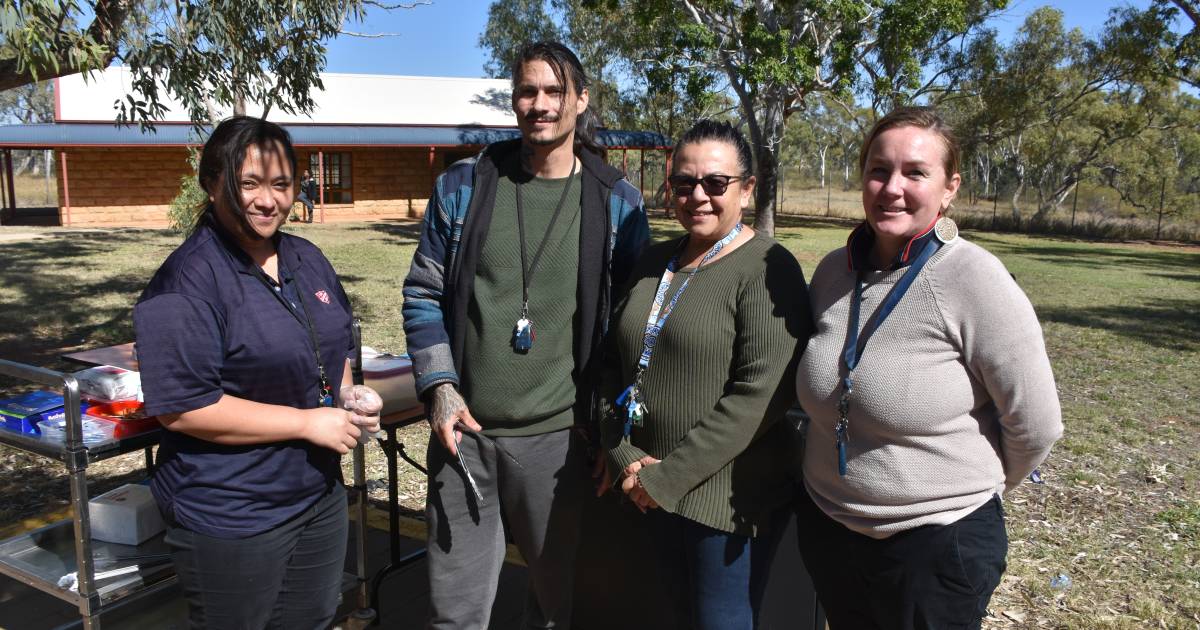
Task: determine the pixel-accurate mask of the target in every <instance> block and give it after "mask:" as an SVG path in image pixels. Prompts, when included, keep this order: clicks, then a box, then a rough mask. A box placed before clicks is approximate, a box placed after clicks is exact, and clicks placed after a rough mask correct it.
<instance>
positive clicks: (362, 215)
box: [58, 147, 443, 227]
mask: <svg viewBox="0 0 1200 630" xmlns="http://www.w3.org/2000/svg"><path fill="white" fill-rule="evenodd" d="M65 151H66V153H67V178H66V183H67V185H68V186H69V187H70V201H71V208H70V213H69V214H70V216H69V218H68V214H67V209H66V205H65V201H66V198H65V197H64V195H63V178H62V177H61V170H60V173H59V174H60V177H58V199H59V206H60V207H59V216H60V219H61V221H62V223H63V225H66V224H67V222H68V220H69V222H70V225H72V226H95V227H99V226H122V227H166V226H167V210H168V209H169V208H170V204H171V200H172V199H174V198H175V195H177V194H178V193H179V181H180V178H181V177H183V176H184V175H187V174H190V172H191V169H190V167H189V166H188V163H187V150H186V149H182V148H155V147H136V148H82V149H66V150H65ZM344 152H348V153H350V154H351V158H350V164H351V186H352V195H353V199H354V203H352V204H331V203H326V204H325V216H324V220H325V221H326V222H338V221H362V220H369V219H395V218H419V217H421V216H422V215H423V214H424V212H425V205H426V203H428V199H429V191H430V190H431V189H432V185H433V180H432V177H431V175H430V169H429V149H402V148H381V149H347V150H345V151H344ZM312 153H313V152H312V151H308V150H299V151H297V155H296V159H297V170H299V171H303V170H304V168H305V165H307V164H308V159H309V155H310V154H312ZM442 161H443V160H442V156H441V154H440V153H439V155H438V156H437V161H436V162H435V169H437V170H438V171H439V172H440V171H441V169H442ZM58 168H59V169H61V163H59V166H58ZM296 179H297V182H298V181H299V176H297V178H296ZM317 218H318V219H320V218H321V213H320V209H318V210H317Z"/></svg>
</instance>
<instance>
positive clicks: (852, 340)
mask: <svg viewBox="0 0 1200 630" xmlns="http://www.w3.org/2000/svg"><path fill="white" fill-rule="evenodd" d="M940 247H941V242H940V241H939V240H937V239H936V238H931V239H929V242H928V243H926V244H925V248H924V249H922V250H921V253H920V255H918V256H917V257H916V259H914V260H913V262H912V265H910V266H909V267H908V271H905V272H904V275H903V276H902V277H901V278H900V281H899V282H897V283H896V286H894V287H892V290H891V291H889V292H888V294H887V297H885V298H884V299H883V304H881V305H880V306H879V312H878V314H877V315H876V316H875V319H874V320H873V321H871V322H868V323H867V326H866V327H864V328H863V332H862V335H859V334H858V313H859V310H860V308H861V305H862V291H863V274H862V272H861V271H860V272H858V276H857V278H855V281H854V293H853V295H851V297H850V325H849V327H848V328H847V330H846V348H845V350H844V351H843V352H842V359H843V360H844V361H845V362H846V376H845V378H843V379H842V396H841V399H840V400H838V416H839V418H838V421H837V424H836V425H835V426H834V428H833V430H834V436H835V443H834V447H835V448H836V449H837V456H838V474H839V475H841V476H843V477H844V476H845V475H846V444H847V443H848V442H849V441H850V435H849V431H850V420H849V413H850V395H851V394H853V393H854V383H853V381H852V380H851V377H852V376H853V375H854V368H856V367H858V362H859V360H861V359H862V355H863V352H864V351H865V350H866V349H867V341H869V340H870V339H871V335H872V334H874V333H875V331H876V330H879V327H880V326H882V325H883V321H884V320H885V319H887V318H888V316H889V315H891V314H892V311H893V310H895V308H896V304H898V303H899V302H900V298H902V297H904V294H905V293H907V292H908V289H909V287H911V286H912V283H913V281H915V280H916V279H917V274H919V273H921V268H922V267H924V266H925V263H927V262H929V259H930V258H931V257H933V254H934V252H936V251H937V250H938V249H939V248H940Z"/></svg>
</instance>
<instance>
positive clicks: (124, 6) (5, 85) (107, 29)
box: [0, 0, 133, 91]
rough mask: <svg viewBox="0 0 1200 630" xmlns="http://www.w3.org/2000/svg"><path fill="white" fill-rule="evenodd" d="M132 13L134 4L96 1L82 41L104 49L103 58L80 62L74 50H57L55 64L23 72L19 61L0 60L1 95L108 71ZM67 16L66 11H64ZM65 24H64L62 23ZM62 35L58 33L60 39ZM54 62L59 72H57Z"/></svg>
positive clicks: (26, 69) (24, 69)
mask: <svg viewBox="0 0 1200 630" xmlns="http://www.w3.org/2000/svg"><path fill="white" fill-rule="evenodd" d="M132 9H133V2H132V1H131V0H96V4H95V17H94V18H93V19H92V23H91V24H90V25H89V26H88V28H87V30H86V31H84V32H83V33H80V38H90V39H92V40H93V41H95V42H98V43H100V44H101V45H103V46H104V47H105V52H104V55H103V56H102V57H100V58H97V59H81V58H79V57H76V56H73V55H71V52H72V50H73V49H72V48H70V47H60V48H57V49H56V50H55V55H54V57H53V62H52V61H50V60H47V61H46V62H45V63H43V64H39V65H38V66H37V67H26V68H23V69H22V68H20V67H19V64H18V61H17V59H16V58H15V57H14V58H11V59H4V60H0V91H3V90H10V89H12V88H16V87H21V86H22V85H28V84H30V83H34V82H37V81H45V80H46V79H53V78H56V77H61V76H66V75H68V74H75V73H77V72H83V71H86V70H100V69H104V68H107V67H108V66H109V64H111V63H112V62H113V59H116V57H117V53H118V50H119V44H120V39H121V31H122V29H123V28H124V27H125V21H126V20H127V19H128V18H129V13H130V12H131V11H132ZM63 12H64V14H65V12H66V9H65V8H64V9H63ZM60 24H62V22H60ZM61 34H62V33H61V32H59V33H55V35H61ZM55 62H56V63H57V69H55V65H56V64H55Z"/></svg>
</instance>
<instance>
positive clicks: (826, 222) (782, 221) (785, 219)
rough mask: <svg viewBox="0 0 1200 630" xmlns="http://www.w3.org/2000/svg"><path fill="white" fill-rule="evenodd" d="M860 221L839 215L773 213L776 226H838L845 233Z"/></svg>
mask: <svg viewBox="0 0 1200 630" xmlns="http://www.w3.org/2000/svg"><path fill="white" fill-rule="evenodd" d="M861 222H862V220H861V219H842V218H840V217H814V216H807V215H790V214H777V215H775V227H777V228H814V229H815V228H839V229H844V230H846V233H847V234H849V232H850V230H853V229H854V226H856V225H858V224H859V223H861Z"/></svg>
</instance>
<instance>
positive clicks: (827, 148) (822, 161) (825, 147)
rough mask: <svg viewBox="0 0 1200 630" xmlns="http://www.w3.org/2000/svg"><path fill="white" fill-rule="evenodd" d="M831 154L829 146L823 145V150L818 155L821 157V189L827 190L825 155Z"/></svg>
mask: <svg viewBox="0 0 1200 630" xmlns="http://www.w3.org/2000/svg"><path fill="white" fill-rule="evenodd" d="M828 152H829V145H827V144H826V145H821V150H820V151H819V152H817V155H819V156H820V157H821V188H825V154H826V153H828Z"/></svg>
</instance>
